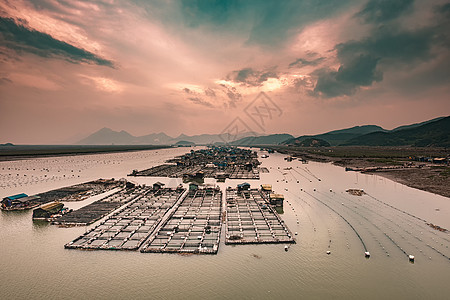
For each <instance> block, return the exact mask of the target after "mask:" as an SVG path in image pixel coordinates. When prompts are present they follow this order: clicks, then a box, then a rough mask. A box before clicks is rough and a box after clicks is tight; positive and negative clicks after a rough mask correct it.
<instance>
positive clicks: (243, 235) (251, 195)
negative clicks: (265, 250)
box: [225, 188, 295, 245]
mask: <svg viewBox="0 0 450 300" xmlns="http://www.w3.org/2000/svg"><path fill="white" fill-rule="evenodd" d="M266 198H267V197H266V195H265V194H264V193H263V192H261V191H260V190H258V189H248V190H238V189H235V188H228V189H227V191H226V239H225V244H227V245H230V244H273V243H295V239H294V238H293V235H292V233H291V231H290V230H289V228H288V227H287V225H286V224H285V223H284V221H283V220H282V219H281V217H280V216H279V214H278V213H277V212H276V210H275V209H274V208H273V207H272V206H271V205H270V203H269V200H268V199H266Z"/></svg>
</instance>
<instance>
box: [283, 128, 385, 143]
mask: <svg viewBox="0 0 450 300" xmlns="http://www.w3.org/2000/svg"><path fill="white" fill-rule="evenodd" d="M376 131H381V132H384V131H386V130H385V129H383V128H382V127H380V126H377V125H363V126H355V127H351V128H346V129H339V130H333V131H330V132H327V133H322V134H317V135H303V136H300V137H298V138H293V139H290V140H287V141H284V142H283V144H285V145H298V144H299V143H300V142H301V141H304V140H306V139H311V138H314V139H320V140H325V141H327V142H328V143H330V145H331V146H337V145H340V144H342V143H345V142H347V141H348V140H351V139H353V138H356V137H358V136H360V135H364V134H367V133H371V132H376Z"/></svg>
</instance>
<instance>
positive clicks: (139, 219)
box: [65, 187, 185, 250]
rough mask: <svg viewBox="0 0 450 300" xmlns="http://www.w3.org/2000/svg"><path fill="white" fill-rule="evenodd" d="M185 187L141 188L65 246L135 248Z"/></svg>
mask: <svg viewBox="0 0 450 300" xmlns="http://www.w3.org/2000/svg"><path fill="white" fill-rule="evenodd" d="M184 191H185V189H182V188H178V189H158V190H153V189H151V188H148V187H146V188H141V189H137V190H135V191H134V193H133V194H132V195H131V197H134V196H136V195H137V196H136V197H135V198H134V199H133V200H132V201H130V203H128V205H126V206H125V207H123V208H121V209H120V210H118V211H117V212H115V213H114V214H113V215H111V216H109V217H108V218H106V220H104V221H103V222H101V223H100V224H99V225H97V226H95V227H94V228H92V229H91V230H90V231H88V232H86V233H85V234H83V235H81V236H80V237H78V238H76V239H75V240H73V241H71V242H69V243H68V244H66V245H65V248H73V249H92V250H94V249H95V250H137V249H139V247H140V246H141V245H142V244H143V243H144V242H145V240H146V239H147V238H148V237H149V236H150V234H151V233H152V232H153V231H154V230H155V228H156V227H157V226H158V225H159V224H160V222H161V220H162V219H163V217H164V216H165V215H166V213H167V212H168V211H169V210H170V209H171V208H172V207H173V206H174V204H175V203H176V202H177V201H178V200H179V198H180V196H181V195H182V194H183V192H184Z"/></svg>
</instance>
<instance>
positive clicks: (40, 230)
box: [0, 148, 450, 299]
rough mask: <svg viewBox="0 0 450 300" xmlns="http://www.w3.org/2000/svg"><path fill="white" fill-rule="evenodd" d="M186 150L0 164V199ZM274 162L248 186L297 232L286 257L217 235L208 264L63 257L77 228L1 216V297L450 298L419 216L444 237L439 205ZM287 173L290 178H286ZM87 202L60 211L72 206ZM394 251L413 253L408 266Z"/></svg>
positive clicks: (93, 254) (441, 240)
mask: <svg viewBox="0 0 450 300" xmlns="http://www.w3.org/2000/svg"><path fill="white" fill-rule="evenodd" d="M186 150H187V149H186V148H184V149H183V148H181V149H166V150H156V151H155V150H153V151H142V152H132V153H114V154H96V155H86V156H66V157H57V158H41V159H29V160H23V161H13V162H1V163H0V196H1V197H4V196H7V195H11V194H14V193H18V192H25V193H28V194H33V193H37V192H43V191H46V190H48V189H51V188H56V187H61V186H66V185H70V184H75V183H79V182H84V181H87V180H92V179H96V178H100V177H103V178H111V177H115V178H121V177H126V174H128V173H130V171H131V170H132V169H144V168H148V167H151V166H154V165H156V164H159V163H162V162H163V161H164V160H165V159H167V158H170V157H172V156H174V155H179V154H182V153H184V152H185V151H186ZM283 157H284V156H282V155H280V154H271V155H270V157H269V158H267V159H262V160H261V161H262V162H263V166H265V167H267V168H268V169H269V171H270V173H268V174H261V180H259V181H254V180H250V181H248V182H250V183H251V184H252V186H256V185H259V184H261V183H271V184H272V185H273V188H274V190H275V191H276V192H279V193H283V194H284V195H285V197H286V201H285V205H284V214H283V215H282V217H283V219H284V220H285V221H286V223H287V225H288V226H289V228H290V229H291V231H292V232H298V235H297V236H296V238H297V241H298V242H297V244H294V245H291V247H290V248H289V251H287V252H285V251H284V245H282V244H280V245H245V246H242V245H238V246H225V245H224V244H223V241H224V239H223V238H222V239H221V241H222V244H221V245H220V247H219V253H218V255H211V256H210V255H205V256H201V255H193V256H181V255H176V254H151V253H146V254H143V253H138V252H121V251H117V252H114V251H78V250H67V249H64V247H63V245H64V244H65V243H67V242H68V241H71V240H73V239H74V238H76V237H77V236H78V235H80V234H81V233H83V232H84V231H85V230H86V229H87V228H85V227H77V228H58V227H55V226H49V225H46V224H45V223H33V222H32V220H31V211H28V212H1V214H0V228H1V229H0V254H1V255H0V278H1V280H0V295H1V298H2V299H24V298H26V299H42V298H46V299H69V298H96V299H119V298H151V299H175V298H188V299H189V298H200V299H273V298H280V299H298V298H306V299H323V298H331V297H333V298H336V299H361V298H368V299H380V298H394V297H395V298H399V299H404V298H408V299H423V298H432V299H446V298H447V297H448V294H449V292H450V286H449V285H448V278H450V261H449V260H448V259H447V258H446V257H444V256H442V254H443V255H445V256H447V257H448V256H450V250H449V248H448V247H449V246H450V242H449V241H450V235H449V234H446V233H441V232H438V231H435V230H433V229H431V228H430V227H429V226H427V225H426V224H425V223H424V222H423V221H421V220H420V219H417V218H421V219H424V220H427V221H429V222H432V223H434V224H437V225H439V226H442V227H444V228H450V218H449V216H450V201H449V199H448V198H445V197H441V196H438V195H433V194H430V193H428V192H423V191H419V190H416V189H412V188H408V187H406V186H403V185H400V184H397V183H395V182H393V181H390V180H388V179H384V178H382V177H378V176H373V175H364V174H358V173H353V172H345V171H344V170H343V169H342V168H340V167H336V166H333V165H330V164H322V163H314V162H310V163H309V164H306V165H305V164H301V163H300V162H299V161H293V162H286V161H284V160H283ZM278 167H279V168H280V169H278ZM286 167H292V170H284V168H286ZM8 168H9V170H8ZM27 168H28V170H26V169H27ZM33 169H34V170H33ZM43 169H48V171H47V170H45V171H43ZM72 170H73V172H72ZM58 171H59V172H58ZM9 174H11V175H9ZM17 174H19V175H17ZM45 174H47V177H45V176H44V175H45ZM72 174H76V176H71V175H72ZM23 175H27V176H23ZM63 175H66V176H63ZM78 176H80V177H78ZM31 178H32V179H33V180H31ZM48 178H50V179H48ZM27 179H29V180H28V181H27ZM47 179H48V180H47ZM129 179H131V180H133V181H136V182H139V183H147V184H151V183H153V182H156V181H162V182H165V183H166V184H168V185H170V186H176V185H177V184H179V183H180V182H181V180H179V179H169V178H129ZM318 179H320V181H319V180H318ZM286 180H287V182H286ZM277 181H278V182H277ZM297 181H299V183H297ZM206 182H214V180H212V179H207V180H206ZM237 183H242V180H227V181H226V182H225V183H220V184H219V185H220V186H221V187H222V188H225V187H226V186H234V185H236V184H237ZM348 188H361V189H364V190H365V191H366V192H367V193H368V195H365V196H362V197H357V196H351V195H349V194H347V193H346V192H345V190H346V189H348ZM286 189H287V190H286ZM300 189H302V190H300ZM314 189H315V191H314ZM330 189H331V191H330ZM92 201H93V199H88V200H85V201H84V202H82V203H80V202H79V203H73V202H72V203H67V205H68V206H70V207H74V208H78V207H80V206H81V205H85V204H87V203H89V202H92ZM389 205H390V206H389ZM391 206H392V207H391ZM393 207H395V208H396V209H394V208H393ZM436 209H438V210H436ZM406 213H408V214H410V215H408V214H406ZM297 222H298V223H297ZM347 222H349V223H350V224H351V225H352V226H353V228H354V230H353V229H352V228H351V227H350V226H349V225H348V223H347ZM355 231H356V232H357V233H358V234H359V235H360V237H361V240H362V241H363V242H364V244H365V246H366V247H367V249H368V250H369V251H370V254H371V258H370V259H366V258H364V248H363V245H362V242H361V240H360V239H359V238H358V236H357V234H356V232H355ZM223 232H224V230H223ZM400 248H401V249H402V250H400ZM326 251H331V255H327V254H326ZM403 251H404V252H406V253H407V254H412V255H415V258H416V259H415V263H414V264H411V263H409V262H408V258H407V256H406V255H405V253H404V252H403ZM439 253H441V254H439Z"/></svg>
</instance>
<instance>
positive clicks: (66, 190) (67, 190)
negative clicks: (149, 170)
mask: <svg viewBox="0 0 450 300" xmlns="http://www.w3.org/2000/svg"><path fill="white" fill-rule="evenodd" d="M123 184H124V182H121V181H117V180H114V179H98V180H94V181H89V182H84V183H80V184H75V185H71V186H66V187H62V188H58V189H54V190H50V191H47V192H44V193H40V194H37V195H33V196H28V197H18V196H22V195H25V196H27V195H26V194H19V195H14V196H10V197H6V198H4V199H3V200H2V203H1V206H0V208H1V209H3V210H27V209H32V208H35V207H37V206H40V205H43V204H46V203H50V202H54V201H82V200H85V199H87V198H89V197H92V196H95V195H98V194H101V193H105V192H107V191H110V190H112V189H114V188H116V187H119V186H122V185H123Z"/></svg>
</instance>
